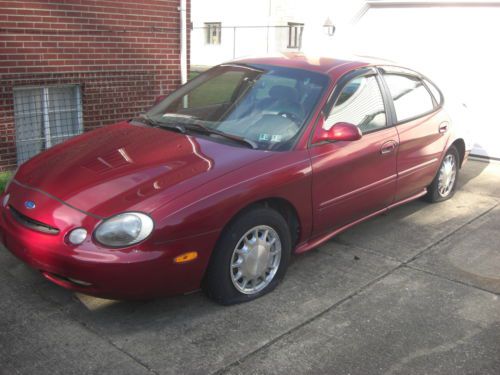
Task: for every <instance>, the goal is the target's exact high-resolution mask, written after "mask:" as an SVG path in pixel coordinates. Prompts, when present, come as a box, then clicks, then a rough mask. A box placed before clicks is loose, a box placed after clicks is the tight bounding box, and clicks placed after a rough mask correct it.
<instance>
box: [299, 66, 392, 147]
mask: <svg viewBox="0 0 500 375" xmlns="http://www.w3.org/2000/svg"><path fill="white" fill-rule="evenodd" d="M370 76H374V77H375V78H376V80H377V84H378V87H379V90H380V95H381V96H382V103H383V105H384V111H385V116H386V126H385V127H383V128H380V129H373V130H370V131H368V132H364V133H363V136H364V135H366V134H372V133H375V132H379V131H382V130H386V129H388V128H390V127H392V126H394V124H393V122H394V119H393V116H394V114H393V113H392V111H391V110H390V107H389V104H390V103H389V98H388V96H387V93H386V92H385V87H384V86H383V83H384V82H383V81H382V80H381V77H380V73H379V72H378V70H377V68H376V67H375V66H368V67H362V68H359V69H355V70H351V71H349V72H347V73H345V74H344V75H343V76H342V77H340V78H339V79H338V80H337V83H336V84H335V86H334V87H333V89H332V90H331V92H330V94H329V96H328V99H327V100H326V103H325V104H324V105H323V107H322V108H321V111H320V116H318V118H317V119H316V122H315V124H314V126H313V128H312V131H311V132H310V134H309V139H308V142H307V144H308V148H310V147H315V146H318V145H323V144H325V143H335V142H337V141H333V142H331V141H328V142H327V141H325V142H319V143H315V144H313V143H312V139H313V137H314V134H315V132H316V129H317V127H318V126H319V122H320V118H321V117H323V118H325V117H327V116H328V114H329V113H330V111H331V110H332V108H333V106H334V105H335V103H336V102H337V99H338V98H339V97H340V94H341V93H342V91H343V90H344V87H345V86H346V85H347V84H348V83H349V82H350V81H352V80H353V79H355V78H358V77H370Z"/></svg>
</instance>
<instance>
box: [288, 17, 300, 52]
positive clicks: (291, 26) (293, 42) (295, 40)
mask: <svg viewBox="0 0 500 375" xmlns="http://www.w3.org/2000/svg"><path fill="white" fill-rule="evenodd" d="M303 30H304V24H303V23H297V22H288V48H300V47H301V46H302V31H303Z"/></svg>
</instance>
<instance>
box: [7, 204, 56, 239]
mask: <svg viewBox="0 0 500 375" xmlns="http://www.w3.org/2000/svg"><path fill="white" fill-rule="evenodd" d="M9 210H10V213H11V214H12V217H13V218H14V219H16V221H17V222H18V223H19V224H21V225H24V226H25V227H28V228H30V229H33V230H36V231H38V232H42V233H47V234H58V233H59V229H57V228H54V227H51V226H50V225H47V224H44V223H41V222H39V221H37V220H35V219H32V218H30V217H28V216H26V215H24V214H22V213H20V212H19V211H18V210H16V209H15V208H14V207H12V206H11V205H9Z"/></svg>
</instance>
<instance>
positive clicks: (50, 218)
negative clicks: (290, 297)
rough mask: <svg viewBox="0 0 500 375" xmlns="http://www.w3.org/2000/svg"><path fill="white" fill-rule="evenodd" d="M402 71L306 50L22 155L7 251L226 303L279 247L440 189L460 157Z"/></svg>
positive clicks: (138, 288) (106, 287)
mask: <svg viewBox="0 0 500 375" xmlns="http://www.w3.org/2000/svg"><path fill="white" fill-rule="evenodd" d="M443 100H444V99H443V95H442V94H441V92H440V90H439V89H438V88H437V87H436V86H435V85H434V84H433V83H432V82H431V81H430V80H429V79H428V78H426V77H424V76H422V75H421V74H419V73H416V72H414V71H411V70H408V69H405V68H401V67H396V66H388V65H384V64H377V63H373V62H367V61H345V60H337V59H331V58H322V59H315V60H312V59H311V60H309V59H308V58H307V57H306V56H303V55H300V54H296V55H285V56H282V57H275V58H262V59H258V58H255V59H244V60H239V61H236V62H232V63H228V64H223V65H219V66H216V67H214V68H212V69H210V70H208V71H207V72H205V73H203V74H201V75H199V76H198V77H196V78H195V79H193V80H191V81H190V82H188V83H187V84H186V85H184V86H182V87H181V88H179V89H178V90H177V91H175V92H174V93H172V94H171V95H169V96H168V97H166V98H164V99H162V100H160V101H159V102H158V103H157V104H155V105H154V106H153V107H152V108H151V109H150V110H148V111H147V112H146V113H145V114H143V115H141V116H139V117H138V118H134V119H131V120H129V121H123V122H120V123H118V124H115V125H112V126H107V127H104V128H101V129H98V130H95V131H92V132H89V133H85V134H83V135H81V136H79V137H76V138H73V139H72V140H70V141H68V142H65V143H63V144H60V145H57V146H55V147H53V148H51V149H49V150H47V151H45V152H44V153H42V154H40V155H38V156H36V157H34V158H33V159H31V160H30V161H28V162H27V163H25V164H23V165H22V166H21V167H20V168H19V170H18V171H17V173H16V174H15V176H14V178H13V180H12V181H11V183H10V185H9V186H8V187H7V190H6V192H5V193H4V195H3V196H2V197H1V207H0V211H1V214H0V228H1V230H0V239H1V240H2V242H3V243H4V244H5V246H6V248H7V249H9V250H10V251H11V252H12V253H14V254H15V255H16V256H18V257H19V258H20V259H22V260H23V261H25V262H26V263H28V264H29V265H31V266H32V267H34V268H35V269H37V270H39V271H40V272H41V273H42V274H43V275H44V276H45V277H46V278H48V279H49V280H51V281H53V282H55V283H56V284H59V285H61V286H63V287H66V288H68V289H72V290H76V291H78V292H82V293H87V294H91V295H95V296H100V297H106V298H116V299H128V298H150V297H154V296H160V295H172V294H178V293H183V292H188V291H192V290H195V289H198V288H200V287H202V288H203V289H204V290H205V291H206V293H207V294H208V295H209V296H210V297H212V298H213V299H214V300H216V301H218V302H220V303H223V304H231V303H237V302H244V301H249V300H252V299H254V298H257V297H259V296H261V295H263V294H265V293H267V292H269V291H271V290H272V289H273V288H275V287H276V285H277V284H278V283H279V282H280V281H281V280H282V279H283V277H284V275H285V272H286V270H287V266H288V262H289V260H290V256H291V254H292V253H302V252H305V251H308V250H310V249H312V248H314V247H316V246H318V245H320V244H321V243H323V242H325V241H327V240H328V239H330V238H332V237H333V236H335V235H336V234H337V233H339V232H341V231H343V230H345V229H346V228H349V227H350V226H352V225H354V224H356V223H359V222H360V221H363V220H365V219H367V218H370V217H372V216H374V215H376V214H379V213H381V212H384V211H386V210H388V209H390V208H392V207H394V206H397V205H400V204H402V203H405V202H408V201H410V200H412V199H416V198H418V197H421V196H426V197H427V199H428V200H430V201H432V202H436V201H442V200H445V199H448V198H450V197H451V196H452V195H453V193H454V190H455V186H456V181H457V176H458V172H459V168H460V167H461V165H462V164H463V162H464V161H465V159H466V157H467V154H468V152H467V151H466V147H465V143H464V140H463V139H462V138H460V137H458V136H457V134H456V131H455V129H454V128H453V126H452V123H451V121H450V119H449V117H448V115H447V113H446V112H445V110H444V108H443Z"/></svg>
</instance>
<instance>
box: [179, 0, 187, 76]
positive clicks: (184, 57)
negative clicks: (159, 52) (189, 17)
mask: <svg viewBox="0 0 500 375" xmlns="http://www.w3.org/2000/svg"><path fill="white" fill-rule="evenodd" d="M179 11H180V13H181V22H180V24H181V29H180V33H181V56H180V60H181V83H182V84H185V83H186V82H187V30H186V11H187V10H186V0H180V7H179Z"/></svg>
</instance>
